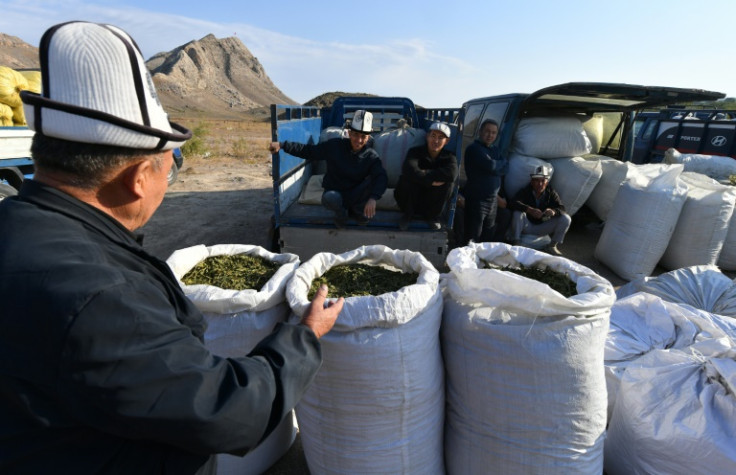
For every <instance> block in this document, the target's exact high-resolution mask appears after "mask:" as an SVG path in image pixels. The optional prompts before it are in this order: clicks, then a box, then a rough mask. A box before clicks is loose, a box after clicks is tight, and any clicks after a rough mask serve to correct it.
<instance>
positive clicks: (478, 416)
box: [440, 243, 615, 474]
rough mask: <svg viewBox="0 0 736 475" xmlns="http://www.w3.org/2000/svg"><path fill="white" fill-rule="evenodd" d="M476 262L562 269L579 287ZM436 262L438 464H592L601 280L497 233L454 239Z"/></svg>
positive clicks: (605, 314)
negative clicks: (441, 412)
mask: <svg viewBox="0 0 736 475" xmlns="http://www.w3.org/2000/svg"><path fill="white" fill-rule="evenodd" d="M485 263H490V264H492V265H494V266H499V267H501V268H503V267H505V266H512V267H518V266H519V265H523V266H526V267H541V268H549V269H551V270H555V271H557V272H561V273H566V274H567V275H568V276H569V278H570V279H571V280H572V281H573V282H574V283H575V285H576V288H577V292H578V294H577V295H574V296H572V297H569V298H566V297H564V296H563V295H562V294H560V293H558V292H557V291H555V290H552V289H551V288H550V287H549V285H547V284H545V283H543V282H539V281H536V280H533V279H529V278H526V277H523V276H520V275H517V274H515V273H511V272H507V271H504V270H500V269H487V268H484V267H485ZM447 264H448V266H449V268H450V272H449V273H448V274H443V277H442V284H441V287H442V289H443V295H444V302H445V304H444V311H443V316H442V328H441V334H440V335H441V342H442V349H443V355H444V361H445V373H446V381H447V382H446V390H445V393H446V397H447V413H446V416H445V465H446V468H447V473H449V474H485V473H509V474H511V473H540V474H541V473H565V474H576V473H578V474H592V473H601V471H602V469H603V440H604V431H605V427H606V404H607V397H606V383H605V376H604V370H603V347H604V343H605V338H606V334H607V332H608V323H609V314H610V309H611V306H612V305H613V302H614V299H615V293H614V290H613V287H612V285H611V284H610V282H608V281H607V280H606V279H604V278H602V277H600V276H599V275H597V274H596V273H594V272H593V271H592V270H591V269H588V268H586V267H583V266H581V265H579V264H577V263H575V262H573V261H570V260H568V259H565V258H561V257H554V256H549V255H547V254H544V253H541V252H537V251H534V250H532V249H528V248H523V247H515V246H514V247H512V246H508V245H506V244H503V243H483V244H474V243H471V244H469V245H468V246H465V247H462V248H456V249H453V250H452V251H451V252H450V254H449V255H448V257H447Z"/></svg>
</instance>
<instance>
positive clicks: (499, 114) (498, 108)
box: [478, 102, 509, 133]
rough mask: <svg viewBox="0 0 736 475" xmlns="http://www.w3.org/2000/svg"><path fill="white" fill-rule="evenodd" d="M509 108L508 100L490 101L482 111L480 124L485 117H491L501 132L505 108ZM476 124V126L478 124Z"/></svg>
mask: <svg viewBox="0 0 736 475" xmlns="http://www.w3.org/2000/svg"><path fill="white" fill-rule="evenodd" d="M508 108H509V103H508V102H492V103H490V104H488V107H486V111H485V112H484V113H483V118H482V119H481V120H480V124H482V123H483V122H485V121H486V120H487V119H493V120H495V121H496V122H498V128H499V130H498V132H499V133H501V124H503V118H504V117H505V116H506V110H507V109H508ZM480 124H478V126H480Z"/></svg>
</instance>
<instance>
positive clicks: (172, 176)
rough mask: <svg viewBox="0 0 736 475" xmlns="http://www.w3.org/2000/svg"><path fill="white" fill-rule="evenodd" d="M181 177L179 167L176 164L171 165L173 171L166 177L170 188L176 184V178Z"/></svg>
mask: <svg viewBox="0 0 736 475" xmlns="http://www.w3.org/2000/svg"><path fill="white" fill-rule="evenodd" d="M178 176H179V167H178V166H176V163H172V164H171V170H169V174H168V175H166V180H167V181H168V182H169V186H171V185H173V184H174V183H176V178H177V177H178Z"/></svg>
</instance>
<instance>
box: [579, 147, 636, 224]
mask: <svg viewBox="0 0 736 475" xmlns="http://www.w3.org/2000/svg"><path fill="white" fill-rule="evenodd" d="M585 159H586V160H588V161H591V162H594V163H600V165H601V177H600V179H599V180H598V183H596V185H595V187H594V188H593V190H592V191H591V192H590V195H589V196H588V199H587V200H586V201H585V204H586V205H587V206H588V208H590V209H591V211H593V213H595V215H596V216H598V219H600V220H601V221H605V220H606V219H608V213H609V212H610V211H611V208H612V207H613V202H614V201H615V200H616V194H618V189H619V188H621V184H622V183H623V182H624V181H625V180H626V177H627V175H628V173H629V163H628V162H622V161H620V160H616V159H615V158H610V157H606V156H603V155H587V156H586V157H585Z"/></svg>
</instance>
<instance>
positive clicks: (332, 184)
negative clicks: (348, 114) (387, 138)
mask: <svg viewBox="0 0 736 475" xmlns="http://www.w3.org/2000/svg"><path fill="white" fill-rule="evenodd" d="M281 148H282V149H283V151H284V152H286V153H288V154H289V155H294V156H295V157H299V158H304V159H306V160H325V161H326V162H327V172H326V173H325V176H324V178H322V188H324V189H325V190H326V191H333V190H334V191H346V190H353V189H355V188H357V187H358V186H359V185H360V184H361V183H362V182H363V180H365V179H366V178H368V177H370V180H371V185H372V186H371V190H370V198H373V199H374V200H378V199H379V198H381V196H383V193H384V192H385V191H386V187H387V185H388V175H386V170H385V169H384V168H383V165H382V164H381V158H380V157H379V156H378V152H376V151H375V150H374V149H373V148H371V147H368V146H366V147H363V148H362V149H360V150H359V151H358V152H353V150H352V148H351V146H350V139H343V138H335V139H330V140H327V141H325V142H320V143H318V144H301V143H297V142H288V141H286V142H284V143H282V144H281Z"/></svg>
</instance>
